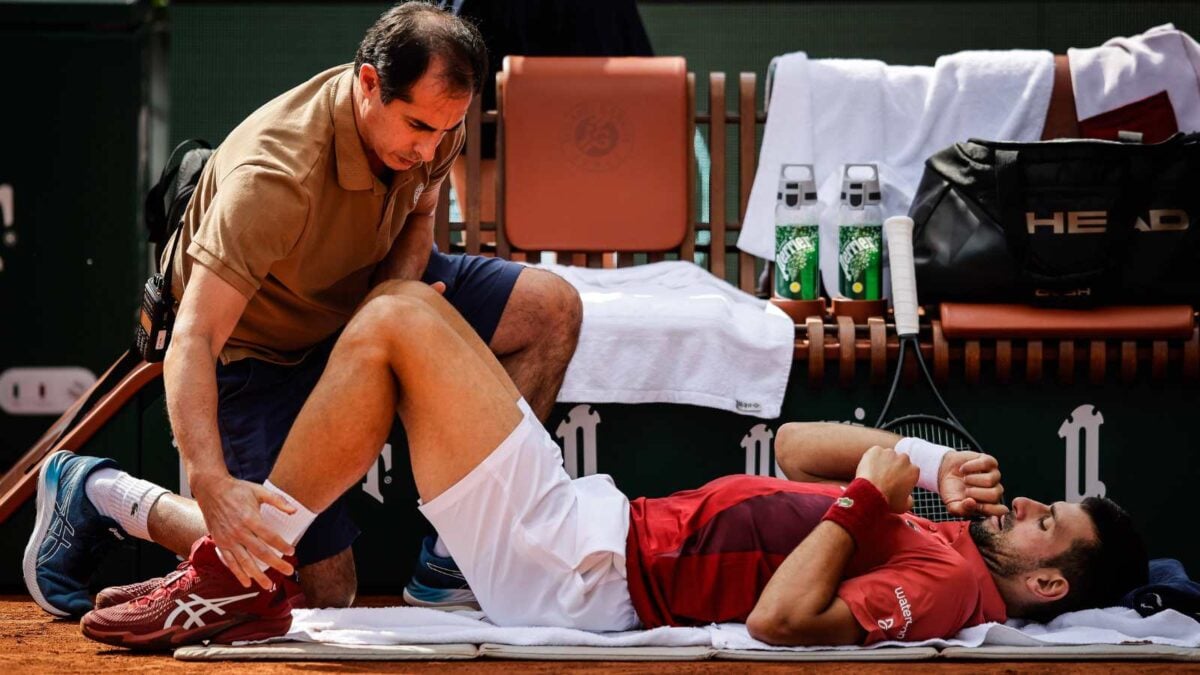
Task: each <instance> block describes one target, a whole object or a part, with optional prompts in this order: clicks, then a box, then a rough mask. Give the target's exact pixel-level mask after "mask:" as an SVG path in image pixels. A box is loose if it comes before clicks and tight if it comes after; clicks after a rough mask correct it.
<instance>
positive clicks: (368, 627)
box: [282, 607, 712, 647]
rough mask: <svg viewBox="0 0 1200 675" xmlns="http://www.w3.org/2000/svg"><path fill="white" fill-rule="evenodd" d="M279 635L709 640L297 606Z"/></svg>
mask: <svg viewBox="0 0 1200 675" xmlns="http://www.w3.org/2000/svg"><path fill="white" fill-rule="evenodd" d="M282 639H284V640H298V641H301V642H325V643H331V644H343V645H394V644H452V643H469V644H484V643H494V644H506V645H522V646H529V645H558V646H571V647H649V646H655V647H687V646H695V645H700V646H707V645H709V644H711V643H712V640H711V639H710V638H709V633H708V631H707V630H706V629H704V628H656V629H654V630H635V631H625V632H620V633H591V632H588V631H583V630H574V629H570V628H545V627H520V628H518V627H507V628H501V627H499V626H496V625H494V624H492V623H489V622H488V621H487V620H486V619H484V618H483V613H482V612H441V611H438V610H435V609H426V608H422V607H364V608H352V609H298V610H295V611H293V612H292V629H291V631H290V632H288V634H287V635H285V636H284V637H283V638H282Z"/></svg>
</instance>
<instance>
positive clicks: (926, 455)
mask: <svg viewBox="0 0 1200 675" xmlns="http://www.w3.org/2000/svg"><path fill="white" fill-rule="evenodd" d="M952 450H953V448H947V447H946V446H944V445H937V444H936V443H930V442H929V441H925V440H921V439H920V438H911V437H906V438H901V439H900V442H899V443H897V444H896V452H898V453H900V454H902V455H908V460H909V461H910V462H912V463H913V464H914V465H916V467H917V468H918V469H920V471H921V475H920V477H919V478H917V487H919V488H923V489H925V490H929V491H930V492H937V491H938V469H940V468H942V458H943V457H945V456H946V453H947V452H951V451H952Z"/></svg>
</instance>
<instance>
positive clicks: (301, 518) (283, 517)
mask: <svg viewBox="0 0 1200 675" xmlns="http://www.w3.org/2000/svg"><path fill="white" fill-rule="evenodd" d="M263 487H265V488H266V489H268V490H270V491H271V492H274V493H275V494H277V495H279V496H280V497H283V499H284V500H285V501H286V502H287V503H288V504H289V505H291V507H292V508H294V509H295V512H293V513H284V512H283V511H280V510H279V509H277V508H275V507H274V506H272V505H270V504H262V505H260V506H259V515H261V516H262V519H263V522H265V523H266V524H267V525H268V526H270V528H271V529H273V530H275V532H276V533H277V534H279V536H280V537H282V538H283V540H284V541H286V542H287V543H289V544H291V545H292V546H295V545H296V542H298V541H300V537H303V536H304V533H305V532H306V531H307V530H308V526H309V525H312V522H313V521H314V520H316V518H317V514H315V513H313V512H312V511H309V510H308V509H307V508H306V507H305V506H304V505H303V504H301V503H300V502H298V501H296V500H295V498H293V497H292V496H291V495H289V494H288V493H286V492H284V491H283V490H280V489H279V488H278V487H276V486H275V485H273V484H272V483H271V481H267V482H265V483H263ZM276 553H279V554H280V555H281V556H282V553H281V552H280V551H276ZM258 566H259V569H263V570H265V569H267V565H265V564H263V563H262V562H259V563H258Z"/></svg>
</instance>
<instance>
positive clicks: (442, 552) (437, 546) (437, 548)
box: [433, 537, 450, 558]
mask: <svg viewBox="0 0 1200 675" xmlns="http://www.w3.org/2000/svg"><path fill="white" fill-rule="evenodd" d="M433 554H434V555H436V556H437V557H439V558H449V557H450V549H448V548H446V545H445V544H443V543H442V538H441V537H438V538H437V539H435V540H434V542H433Z"/></svg>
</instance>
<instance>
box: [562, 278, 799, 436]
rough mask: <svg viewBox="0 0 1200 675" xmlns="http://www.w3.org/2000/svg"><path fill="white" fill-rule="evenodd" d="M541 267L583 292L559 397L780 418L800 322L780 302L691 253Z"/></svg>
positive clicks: (570, 400) (573, 399)
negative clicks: (745, 288) (692, 258)
mask: <svg viewBox="0 0 1200 675" xmlns="http://www.w3.org/2000/svg"><path fill="white" fill-rule="evenodd" d="M542 268H543V269H546V270H549V271H551V272H554V273H555V274H558V275H559V276H561V277H563V278H564V279H566V280H567V281H568V282H570V283H571V285H572V286H574V287H575V288H576V289H577V290H578V291H579V295H580V297H581V298H582V299H583V327H582V329H581V331H580V335H579V346H578V347H577V348H576V350H575V356H574V358H573V359H572V360H571V363H570V365H569V366H568V368H567V374H566V377H565V379H564V381H563V386H562V389H561V390H560V391H559V394H558V400H560V401H567V402H580V403H683V404H690V405H698V406H706V407H710V408H718V409H720V410H728V411H731V412H737V413H742V414H746V415H754V416H756V417H762V418H765V419H774V418H777V417H779V414H780V410H781V408H782V406H783V395H784V392H785V391H786V390H787V381H788V375H789V373H790V372H791V367H792V353H793V346H794V343H795V326H794V324H793V323H792V321H791V319H789V318H788V317H787V316H786V315H785V314H784V313H783V312H782V311H780V310H779V309H778V308H776V307H774V306H772V305H770V304H769V303H767V302H764V301H762V300H759V299H757V298H755V297H753V296H751V295H750V294H748V293H744V292H742V291H740V290H738V289H737V288H735V287H733V286H731V285H730V284H728V283H726V282H724V281H722V280H720V279H717V278H716V277H714V276H713V275H712V274H710V273H709V272H707V271H705V270H704V269H702V268H700V267H698V266H696V265H694V264H692V263H690V262H683V261H667V262H660V263H654V264H650V265H638V266H636V267H623V268H618V269H589V268H582V267H568V266H562V265H544V266H542Z"/></svg>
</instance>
